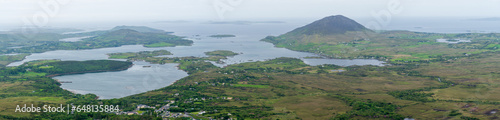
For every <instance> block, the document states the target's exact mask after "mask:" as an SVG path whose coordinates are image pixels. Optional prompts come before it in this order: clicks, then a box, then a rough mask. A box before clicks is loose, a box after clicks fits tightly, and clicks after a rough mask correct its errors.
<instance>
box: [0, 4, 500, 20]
mask: <svg viewBox="0 0 500 120" xmlns="http://www.w3.org/2000/svg"><path fill="white" fill-rule="evenodd" d="M53 1H56V0H0V23H4V24H5V23H9V24H11V23H12V24H22V23H23V22H22V20H23V19H28V20H31V21H34V20H33V19H34V18H33V17H34V16H37V15H38V19H39V21H43V20H45V19H42V18H44V17H43V14H45V15H46V16H45V18H48V19H47V20H48V21H49V23H54V22H95V21H169V20H188V21H191V20H246V19H254V20H259V19H262V20H279V19H285V18H321V17H325V16H329V15H337V14H342V15H345V16H348V17H353V18H356V17H358V18H359V17H373V13H381V11H389V10H390V9H391V8H397V10H401V11H396V12H395V13H391V12H393V11H390V13H391V16H393V17H477V18H484V17H500V0H60V2H59V4H58V5H56V6H54V4H45V5H43V4H40V3H50V2H53ZM391 1H392V2H391ZM398 3H399V5H398ZM391 5H392V7H391ZM44 6H49V7H48V9H49V12H47V10H46V9H44V8H47V7H44ZM55 8H57V9H55ZM218 9H219V11H218ZM50 10H52V12H51V11H50ZM53 10H55V11H53ZM35 18H36V17H35Z"/></svg>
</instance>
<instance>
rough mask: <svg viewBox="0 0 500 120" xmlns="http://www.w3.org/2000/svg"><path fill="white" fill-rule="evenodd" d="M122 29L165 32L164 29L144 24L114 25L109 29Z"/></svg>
mask: <svg viewBox="0 0 500 120" xmlns="http://www.w3.org/2000/svg"><path fill="white" fill-rule="evenodd" d="M122 29H130V30H135V31H137V32H141V33H165V31H164V30H160V29H154V28H150V27H146V26H125V25H122V26H116V27H114V28H113V29H111V31H116V30H122Z"/></svg>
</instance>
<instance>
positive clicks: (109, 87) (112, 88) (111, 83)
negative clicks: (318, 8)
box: [8, 23, 384, 99]
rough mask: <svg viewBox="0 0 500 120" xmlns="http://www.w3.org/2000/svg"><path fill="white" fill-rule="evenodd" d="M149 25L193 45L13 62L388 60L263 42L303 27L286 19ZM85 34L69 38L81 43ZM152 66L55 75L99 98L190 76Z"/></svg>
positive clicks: (62, 53) (57, 54)
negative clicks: (220, 54)
mask: <svg viewBox="0 0 500 120" xmlns="http://www.w3.org/2000/svg"><path fill="white" fill-rule="evenodd" d="M146 26H150V27H153V28H158V29H163V30H166V31H173V32H175V33H174V34H175V35H179V36H186V37H187V38H188V39H191V40H193V41H194V44H193V45H192V46H176V47H160V48H145V47H143V46H142V45H125V46H121V47H113V48H100V49H90V50H56V51H48V52H44V53H35V54H32V55H30V56H27V57H26V59H25V60H23V61H19V62H14V63H11V64H9V65H8V66H18V65H21V64H23V63H24V62H28V61H33V60H41V59H60V60H77V61H83V60H102V59H108V58H107V57H108V56H107V55H106V54H107V53H116V52H139V51H153V50H168V51H170V52H172V53H173V55H167V56H164V57H185V56H195V57H205V56H206V55H205V54H204V52H207V51H214V50H231V51H234V52H236V53H240V55H236V56H233V57H228V59H227V60H223V61H224V64H215V63H214V64H215V65H216V66H219V67H223V66H227V65H230V64H237V63H243V62H253V61H265V60H269V59H274V58H278V57H292V58H299V59H302V60H303V61H304V63H306V64H309V65H322V64H335V65H340V66H350V65H380V66H381V65H383V63H384V62H382V61H378V60H373V59H354V60H348V59H304V57H319V56H318V55H316V54H313V53H306V52H296V51H291V50H288V49H285V48H276V47H274V45H273V44H271V43H267V42H262V41H260V40H261V39H262V38H264V37H266V36H268V35H279V34H281V33H285V32H286V31H289V30H291V29H293V28H295V27H298V25H295V24H286V23H266V24H254V25H253V24H252V25H233V24H222V25H221V24H217V25H214V24H206V23H180V24H170V23H149V24H146ZM214 34H233V35H236V37H231V38H212V37H208V36H210V35H214ZM79 39H81V38H70V39H69V40H71V41H78V40H79ZM144 65H151V64H149V63H146V62H134V66H133V67H132V68H130V69H128V70H125V71H117V72H103V73H87V74H76V75H64V76H58V77H54V78H55V79H58V80H61V81H71V82H72V83H63V84H62V86H61V87H62V88H64V89H67V90H70V91H73V92H75V93H80V94H87V93H93V94H96V95H97V96H99V97H100V99H111V98H121V97H125V96H128V95H133V94H137V93H142V92H146V91H150V90H154V89H159V88H162V87H165V86H168V85H170V84H172V83H173V82H175V81H176V80H179V79H181V78H183V77H185V76H187V74H186V72H184V71H181V70H178V69H177V68H176V65H177V64H165V65H151V66H153V67H152V68H143V67H142V66H144Z"/></svg>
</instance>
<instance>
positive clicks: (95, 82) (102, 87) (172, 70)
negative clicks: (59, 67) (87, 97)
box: [54, 62, 187, 99]
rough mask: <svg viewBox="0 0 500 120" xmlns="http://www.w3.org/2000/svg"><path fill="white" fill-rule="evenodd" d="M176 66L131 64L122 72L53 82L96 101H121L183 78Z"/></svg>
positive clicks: (73, 77)
mask: <svg viewBox="0 0 500 120" xmlns="http://www.w3.org/2000/svg"><path fill="white" fill-rule="evenodd" d="M177 65H178V64H173V63H170V64H164V65H159V64H149V63H147V62H134V66H132V67H131V68H129V69H127V70H125V71H119V72H104V73H86V74H76V75H64V76H58V77H54V79H58V80H60V81H71V82H72V83H62V85H61V87H62V88H63V89H67V90H69V91H72V92H75V93H80V94H87V93H93V94H96V95H97V96H99V97H100V99H111V98H121V97H125V96H128V95H133V94H138V93H142V92H146V91H150V90H154V89H159V88H162V87H165V86H168V85H170V84H172V83H174V82H175V81H176V80H179V79H181V78H183V77H186V76H187V73H186V72H184V71H181V70H178V69H177V68H176V67H175V66H177ZM143 66H151V67H143Z"/></svg>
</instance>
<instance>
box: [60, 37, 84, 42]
mask: <svg viewBox="0 0 500 120" xmlns="http://www.w3.org/2000/svg"><path fill="white" fill-rule="evenodd" d="M89 37H92V36H84V37H72V38H64V39H60V40H59V41H63V42H78V41H82V39H85V38H89Z"/></svg>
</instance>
